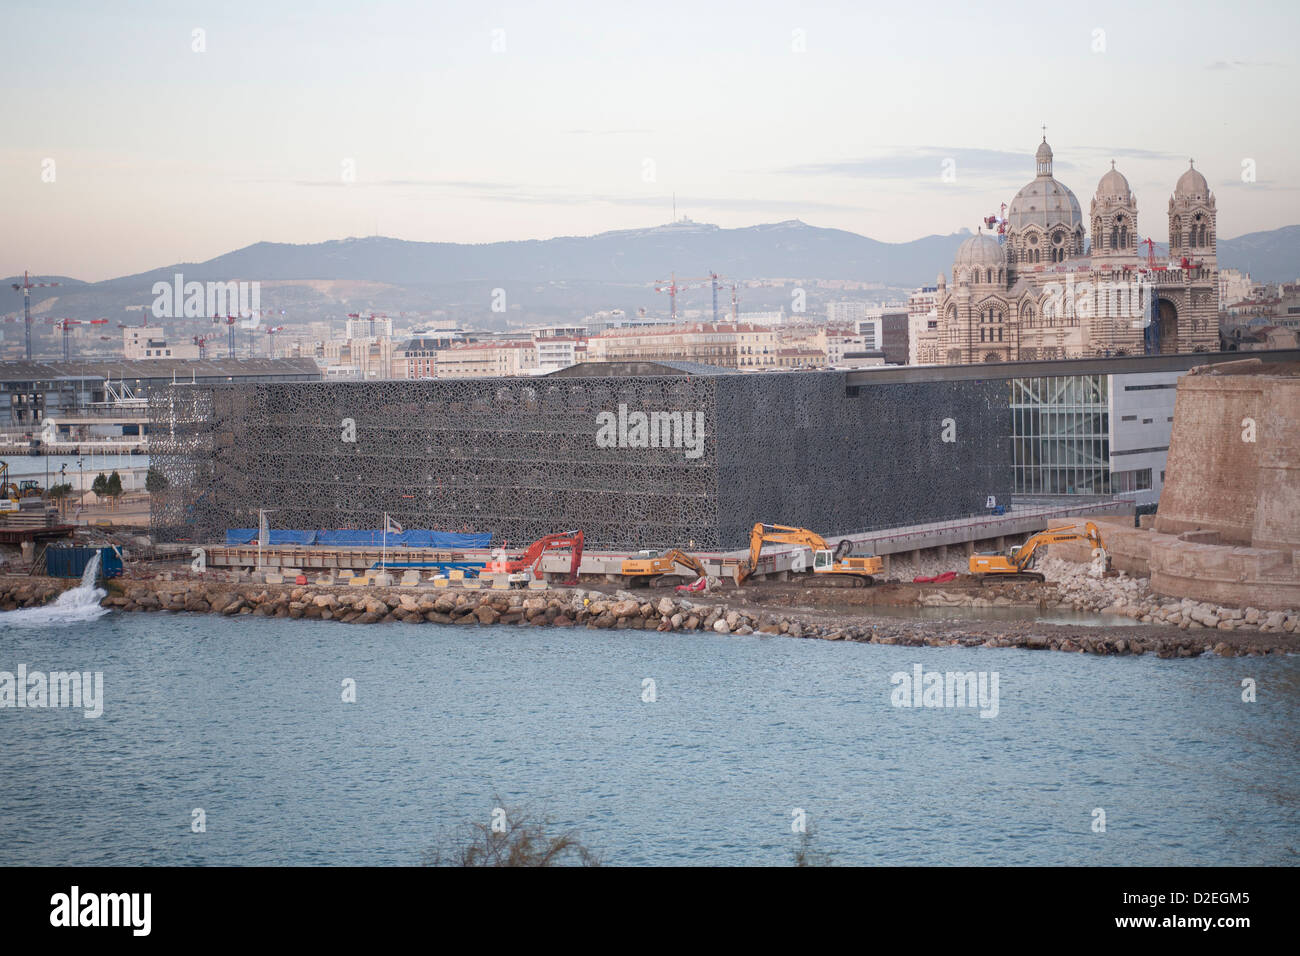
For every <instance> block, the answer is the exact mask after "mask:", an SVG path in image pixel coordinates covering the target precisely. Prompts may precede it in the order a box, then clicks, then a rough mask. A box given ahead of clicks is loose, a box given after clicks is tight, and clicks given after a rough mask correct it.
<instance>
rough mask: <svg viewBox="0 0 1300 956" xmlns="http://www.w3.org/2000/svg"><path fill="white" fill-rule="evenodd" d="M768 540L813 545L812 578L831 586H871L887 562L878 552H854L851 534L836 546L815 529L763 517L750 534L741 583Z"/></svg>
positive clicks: (751, 570) (741, 568) (740, 571)
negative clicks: (789, 524)
mask: <svg viewBox="0 0 1300 956" xmlns="http://www.w3.org/2000/svg"><path fill="white" fill-rule="evenodd" d="M765 544H798V545H802V546H803V547H805V548H809V549H811V551H812V553H813V562H812V571H813V576H812V578H811V579H810V580H812V581H814V582H816V583H817V584H823V583H824V584H827V585H829V586H831V587H855V588H862V587H868V586H870V585H872V584H875V583H876V579H875V578H874V577H872V575H874V574H879V573H880V571H882V570H883V569H884V566H885V563H884V561H882V560H881V559H880V558H878V557H876V556H875V555H855V556H850V551H852V549H853V542H852V541H850V540H849V539H848V538H845V539H843V540H842V541H840V543H839V544H837V545H836V546H835V548H834V550H832V549H831V546H830V545H829V544H827V543H826V539H825V538H823V537H822V536H821V535H819V534H818V533H817V532H815V531H809V530H808V529H807V528H791V527H787V526H786V525H780V524H763V523H762V522H761V521H760V522H759V523H758V524H756V525H754V529H753V531H751V532H750V534H749V560H748V561H746V562H744V563H743V564H741V566H740V570H739V572H738V574H737V575H736V583H737V584H744V583H745V581H746V579H747V578H748V577H749V576H750V575H751V574H753V573H754V569H755V568H756V567H758V558H759V555H760V554H761V553H762V551H763V545H765Z"/></svg>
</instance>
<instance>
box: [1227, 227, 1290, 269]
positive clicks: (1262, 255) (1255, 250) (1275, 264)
mask: <svg viewBox="0 0 1300 956" xmlns="http://www.w3.org/2000/svg"><path fill="white" fill-rule="evenodd" d="M1218 253H1219V268H1221V269H1240V270H1241V271H1243V272H1249V273H1250V276H1251V278H1252V279H1254V280H1255V281H1256V282H1294V281H1295V280H1296V279H1297V278H1300V226H1283V227H1282V228H1281V229H1270V230H1268V231H1267V232H1248V233H1246V235H1244V236H1238V237H1237V238H1236V239H1220V240H1219V248H1218Z"/></svg>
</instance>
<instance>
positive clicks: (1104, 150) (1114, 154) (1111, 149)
mask: <svg viewBox="0 0 1300 956" xmlns="http://www.w3.org/2000/svg"><path fill="white" fill-rule="evenodd" d="M1074 151H1077V152H1081V153H1091V154H1096V155H1100V156H1105V157H1107V158H1110V159H1154V160H1160V161H1161V162H1165V161H1168V160H1174V159H1178V160H1182V161H1183V162H1186V161H1187V157H1186V156H1184V155H1182V154H1181V153H1167V152H1164V151H1162V150H1156V149H1131V148H1126V147H1117V146H1077V147H1075V149H1074V150H1072V152H1074Z"/></svg>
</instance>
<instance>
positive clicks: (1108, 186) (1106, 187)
mask: <svg viewBox="0 0 1300 956" xmlns="http://www.w3.org/2000/svg"><path fill="white" fill-rule="evenodd" d="M1097 198H1098V199H1123V200H1124V201H1126V202H1127V201H1128V200H1130V199H1132V198H1133V190H1132V189H1130V188H1129V185H1128V180H1127V179H1125V178H1124V174H1123V173H1121V172H1120V171H1119V170H1118V169H1116V168H1115V164H1114V163H1111V168H1110V171H1109V172H1107V173H1106V175H1105V176H1102V177H1101V182H1099V183H1098V184H1097Z"/></svg>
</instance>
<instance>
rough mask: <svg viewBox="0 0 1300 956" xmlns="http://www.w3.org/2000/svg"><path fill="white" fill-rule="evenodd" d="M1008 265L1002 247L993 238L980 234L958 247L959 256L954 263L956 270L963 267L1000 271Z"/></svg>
mask: <svg viewBox="0 0 1300 956" xmlns="http://www.w3.org/2000/svg"><path fill="white" fill-rule="evenodd" d="M1006 264H1007V257H1006V254H1005V253H1004V252H1003V251H1002V245H1001V244H1000V243H999V242H998V241H997V240H996V239H994V238H993V237H992V236H989V235H985V234H984V233H980V234H979V235H975V236H971V237H970V238H969V239H967V240H966V241H965V242H963V243H962V244H961V245H960V246H958V247H957V256H956V258H955V259H953V261H952V265H953V268H954V269H957V268H959V267H961V266H967V267H972V266H974V267H978V268H980V269H988V268H993V269H1000V268H1002V267H1003V266H1005V265H1006Z"/></svg>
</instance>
